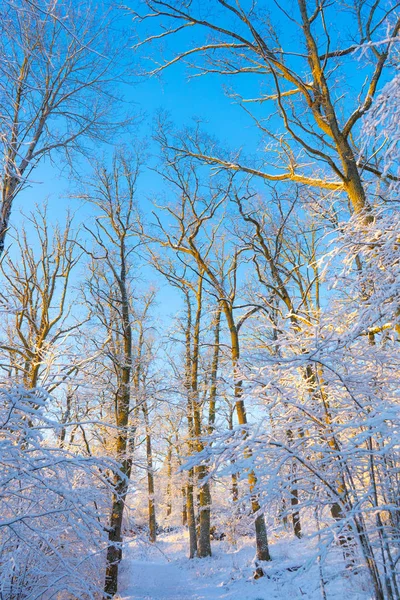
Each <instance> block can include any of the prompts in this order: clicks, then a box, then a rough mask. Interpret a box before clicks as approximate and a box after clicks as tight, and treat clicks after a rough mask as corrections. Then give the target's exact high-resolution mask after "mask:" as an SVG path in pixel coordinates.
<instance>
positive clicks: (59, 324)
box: [0, 206, 84, 391]
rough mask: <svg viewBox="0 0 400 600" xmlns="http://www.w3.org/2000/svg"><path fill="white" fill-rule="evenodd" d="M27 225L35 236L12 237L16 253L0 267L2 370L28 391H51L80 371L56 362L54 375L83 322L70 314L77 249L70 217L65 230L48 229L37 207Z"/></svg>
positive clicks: (22, 231)
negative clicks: (3, 308) (2, 323)
mask: <svg viewBox="0 0 400 600" xmlns="http://www.w3.org/2000/svg"><path fill="white" fill-rule="evenodd" d="M27 225H29V227H30V228H33V235H32V236H31V235H29V234H28V233H27V228H26V227H24V226H23V227H22V228H21V229H20V231H19V232H18V233H16V234H15V243H16V250H17V252H16V253H15V251H13V253H6V254H4V255H3V258H2V261H1V264H0V274H1V276H2V279H3V284H2V290H1V292H0V301H1V303H2V304H3V306H4V307H5V309H6V311H7V316H6V318H5V319H4V331H2V339H1V338H0V350H1V351H2V360H1V367H2V369H3V370H4V371H5V372H6V373H8V374H9V376H10V377H13V380H14V382H20V383H21V384H22V385H24V387H25V388H26V389H32V388H35V387H37V386H38V385H39V384H40V385H41V386H45V387H46V388H47V389H48V390H49V391H53V390H54V389H55V387H57V386H58V385H60V384H61V383H63V382H64V381H65V380H66V379H68V377H69V375H71V374H72V373H73V372H74V370H76V368H78V362H79V361H77V363H76V364H75V365H73V364H72V365H71V364H64V365H62V364H59V365H58V369H57V371H58V372H57V373H52V368H53V367H54V364H55V363H57V362H58V363H59V358H60V354H61V355H62V353H63V352H65V353H66V352H67V350H68V348H67V346H66V345H65V343H66V341H67V340H68V337H70V336H71V335H73V334H74V332H76V331H77V330H78V329H79V327H80V326H81V325H82V323H83V321H84V319H83V320H82V319H78V318H76V317H75V316H72V315H71V301H70V299H69V297H68V296H69V286H70V279H71V274H72V272H73V270H74V269H75V268H76V266H77V264H78V262H79V259H80V255H81V251H79V249H78V246H77V244H76V236H77V234H76V232H74V231H73V225H72V218H71V217H70V216H68V217H67V220H66V224H65V226H64V228H62V227H60V226H55V227H54V228H53V230H52V228H51V227H50V225H49V222H48V217H47V207H46V206H45V207H44V208H40V207H38V208H37V209H36V212H35V213H33V214H31V216H30V217H29V218H28V219H27ZM63 344H64V349H63V348H62V345H63ZM65 362H66V363H67V360H65Z"/></svg>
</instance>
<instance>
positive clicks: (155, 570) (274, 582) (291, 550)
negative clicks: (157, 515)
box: [116, 532, 373, 600]
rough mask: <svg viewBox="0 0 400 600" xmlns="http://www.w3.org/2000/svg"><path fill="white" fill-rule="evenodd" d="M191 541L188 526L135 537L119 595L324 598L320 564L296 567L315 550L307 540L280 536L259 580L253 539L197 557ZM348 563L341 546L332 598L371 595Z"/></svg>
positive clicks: (214, 599)
mask: <svg viewBox="0 0 400 600" xmlns="http://www.w3.org/2000/svg"><path fill="white" fill-rule="evenodd" d="M187 544H188V541H187V533H186V532H177V533H176V534H169V535H163V536H160V538H159V540H158V541H157V544H156V545H155V546H152V545H150V544H149V543H146V542H143V541H140V540H137V539H136V540H132V541H131V542H130V543H129V544H128V545H127V546H126V548H125V551H124V558H123V561H122V565H121V574H120V585H119V596H117V598H118V600H288V599H290V600H321V589H320V579H319V571H318V569H317V567H316V566H313V567H311V569H307V570H306V571H302V570H301V569H300V570H296V572H293V570H292V568H293V566H294V565H296V566H297V567H298V566H299V562H300V563H301V562H302V561H303V563H304V561H305V562H307V559H308V558H309V556H310V552H312V547H311V546H310V544H309V543H308V542H306V541H299V540H293V538H286V539H280V540H276V541H275V543H274V544H273V545H272V547H271V551H272V556H273V560H272V561H271V563H268V565H267V566H266V567H265V569H266V576H265V577H263V578H262V579H258V580H257V581H255V580H254V579H253V577H252V574H253V571H254V565H253V562H252V559H253V555H254V547H253V544H252V540H243V541H242V543H241V545H240V547H238V548H232V547H230V546H229V545H228V544H225V543H222V542H215V543H214V544H213V556H212V557H211V558H206V559H194V560H188V559H187V556H186V552H187ZM342 567H343V560H342V559H341V554H340V552H338V553H336V556H334V557H333V560H331V561H330V562H329V564H327V565H326V566H324V580H325V582H326V592H327V597H328V598H329V600H342V599H343V598H351V600H370V599H371V598H372V597H373V596H372V595H371V593H370V590H369V589H368V587H369V586H368V580H367V579H366V578H365V577H362V576H360V577H359V578H355V579H354V578H348V577H347V574H346V573H345V572H344V571H343V569H342ZM340 570H342V572H340ZM116 600H117V599H116Z"/></svg>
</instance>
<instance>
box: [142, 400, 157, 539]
mask: <svg viewBox="0 0 400 600" xmlns="http://www.w3.org/2000/svg"><path fill="white" fill-rule="evenodd" d="M142 410H143V415H144V422H145V428H146V462H147V493H148V519H149V540H150V542H152V543H154V542H155V541H156V540H157V520H156V508H155V502H154V471H153V450H152V445H151V431H150V423H149V411H148V408H147V402H146V401H144V400H143V404H142Z"/></svg>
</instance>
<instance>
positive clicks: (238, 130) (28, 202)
mask: <svg viewBox="0 0 400 600" xmlns="http://www.w3.org/2000/svg"><path fill="white" fill-rule="evenodd" d="M199 1H200V0H198V2H199ZM286 4H287V7H288V8H290V10H292V7H294V6H296V4H297V3H294V2H292V1H290V0H288V1H287V3H286ZM261 5H262V3H261ZM200 6H202V4H201V3H200ZM204 6H205V5H204ZM268 7H269V9H270V12H271V18H272V19H273V20H274V21H275V22H276V23H277V25H278V27H280V28H281V34H282V35H283V38H284V40H285V41H286V42H287V43H288V44H289V45H290V44H293V47H294V48H295V47H297V50H298V43H296V44H295V42H298V40H297V39H296V37H295V36H296V31H297V30H296V26H295V25H293V24H292V23H290V21H288V20H287V19H286V18H285V17H283V15H282V13H281V12H280V11H279V10H278V9H277V8H276V6H275V4H274V3H268ZM293 14H295V13H294V12H293ZM342 17H343V15H341V18H342ZM330 19H332V20H334V19H335V12H334V11H333V12H331V13H330ZM227 24H228V23H227ZM121 25H122V27H123V28H124V29H125V31H126V35H131V34H130V32H132V45H133V43H134V35H133V26H132V22H131V17H130V16H129V15H126V16H125V17H123V19H122V23H121ZM350 26H351V21H350V19H347V20H346V16H344V18H343V21H342V23H341V27H340V29H339V34H338V35H339V36H340V35H347V33H348V31H349V28H350ZM196 35H198V34H196V33H192V31H191V32H190V35H189V34H185V36H184V37H183V38H182V37H181V38H177V39H173V40H171V42H168V44H167V46H166V48H165V54H163V55H162V56H160V55H157V54H155V55H154V57H155V59H156V61H158V62H160V61H162V59H163V58H164V57H165V56H169V55H172V54H173V53H174V52H176V51H179V50H180V49H181V48H182V47H185V45H186V47H187V46H188V45H189V44H190V43H191V41H192V37H193V36H194V39H197V38H196ZM333 35H334V34H333ZM335 42H336V40H335V39H333V40H332V44H333V45H335ZM181 44H182V45H181ZM168 46H169V47H168ZM289 47H290V46H289ZM151 52H152V49H151V48H146V51H145V52H144V53H142V54H140V53H139V54H134V53H133V50H132V58H133V60H134V61H136V66H135V68H136V70H137V71H139V70H143V69H145V68H148V66H150V62H146V60H145V58H144V56H145V55H150V54H151ZM293 60H296V58H294V59H293ZM349 64H350V61H349ZM349 68H350V67H346V69H345V72H346V71H347V72H346V75H347V76H348V75H351V77H347V78H346V81H345V82H343V83H342V84H341V88H339V89H340V93H343V94H345V95H346V96H347V98H348V99H347V100H346V101H345V104H346V105H347V103H348V104H350V103H351V102H352V97H353V95H354V94H353V87H358V84H359V83H361V80H362V77H363V74H362V73H361V72H358V71H357V70H354V68H356V69H357V63H354V62H353V66H352V67H351V68H352V71H350V70H349ZM261 83H262V81H261ZM259 84H260V78H259V77H253V76H240V77H234V78H230V79H227V78H223V77H221V76H217V75H214V76H205V77H197V78H192V79H189V78H188V71H187V69H186V67H185V66H184V65H183V64H178V65H175V66H173V67H171V68H170V69H168V70H166V71H164V72H163V74H162V75H161V76H160V77H153V78H151V79H148V78H140V77H138V76H135V77H133V78H132V83H131V84H128V83H125V84H119V85H120V91H121V92H122V93H123V95H124V97H125V100H126V101H127V103H128V105H130V106H131V107H132V108H131V110H132V113H136V114H138V115H141V118H140V123H138V125H137V126H134V128H133V129H134V134H135V137H137V138H138V139H146V140H150V142H149V151H150V154H154V153H155V152H156V149H155V147H154V144H153V143H152V142H151V133H152V129H153V121H154V117H155V114H156V113H157V111H159V110H163V111H165V112H167V113H168V114H169V115H170V118H171V120H172V121H173V122H174V123H175V124H176V125H177V127H183V126H185V125H188V124H189V125H190V123H191V122H193V119H201V120H202V121H203V122H204V128H205V130H206V131H207V132H209V133H212V134H213V135H214V136H215V137H216V138H218V139H219V141H220V143H221V146H222V147H225V146H226V147H227V148H231V149H238V148H244V150H245V151H246V152H248V153H250V154H256V153H257V152H260V151H262V146H261V141H260V135H259V132H258V130H257V128H256V127H255V126H254V123H253V122H252V120H251V119H250V117H248V116H247V115H246V114H245V113H244V111H243V110H242V109H241V108H240V107H239V106H237V105H236V104H235V103H234V100H233V99H232V98H229V97H227V95H226V93H225V90H224V85H232V86H233V85H234V86H235V87H236V88H238V87H239V89H240V91H242V92H244V93H246V95H247V97H254V96H257V95H258V91H259ZM126 106H127V105H126ZM256 110H260V108H259V107H256ZM263 110H264V108H263ZM131 139H132V136H131V133H126V134H121V137H120V139H119V140H116V142H117V143H121V142H122V143H124V144H125V145H126V146H127V147H128V148H129V145H130V143H131ZM99 150H100V152H101V153H104V154H105V155H106V156H107V155H111V153H112V151H113V148H112V147H111V146H104V147H103V148H99ZM78 160H79V163H80V164H79V171H81V173H82V176H83V179H84V176H85V173H87V172H89V171H88V166H87V163H86V161H85V160H84V159H83V158H82V157H80V158H79V159H78ZM154 160H155V159H154V157H153V158H150V163H152V162H153V161H154ZM31 182H32V184H31V186H30V187H29V188H28V189H27V190H25V191H24V192H23V193H22V194H20V195H19V196H18V197H17V200H16V202H15V205H14V210H13V214H12V222H13V223H14V224H16V225H17V224H18V222H19V220H20V216H19V212H20V211H21V210H24V211H25V212H29V211H30V210H33V209H34V204H35V203H41V202H42V201H43V200H45V199H48V202H49V215H50V218H51V219H54V220H56V219H57V218H60V219H62V218H63V214H64V212H65V210H66V208H67V206H69V205H70V206H72V207H73V208H78V207H79V206H80V202H77V201H76V200H74V199H73V197H72V196H73V194H74V189H75V184H74V183H73V182H72V183H71V181H70V179H69V177H68V171H67V169H63V170H60V169H59V168H57V167H54V166H53V165H52V164H51V163H50V161H49V160H46V161H45V162H42V163H41V165H40V166H39V167H38V168H37V169H36V170H35V171H34V172H33V173H32V175H31ZM163 189H164V185H163V183H162V180H161V178H159V177H158V176H157V175H156V174H155V173H154V172H153V171H151V170H147V169H145V170H144V172H143V175H142V177H141V179H140V182H139V189H138V197H139V198H140V203H141V205H142V208H143V210H144V211H145V212H147V211H148V209H149V207H150V200H151V198H153V197H155V196H157V195H159V194H160V193H162V191H163ZM88 216H89V214H88V207H81V208H80V209H79V210H78V213H77V221H79V220H86V219H87V218H88ZM171 294H172V295H171ZM159 299H160V306H162V307H163V308H162V310H163V311H165V310H166V304H168V303H170V302H171V303H174V302H175V297H174V294H173V293H172V292H171V291H167V290H166V289H164V290H163V291H162V292H161V294H160V296H159Z"/></svg>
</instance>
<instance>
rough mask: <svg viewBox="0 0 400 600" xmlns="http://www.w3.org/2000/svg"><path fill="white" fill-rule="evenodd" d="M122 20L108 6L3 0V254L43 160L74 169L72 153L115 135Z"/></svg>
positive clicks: (0, 76)
mask: <svg viewBox="0 0 400 600" xmlns="http://www.w3.org/2000/svg"><path fill="white" fill-rule="evenodd" d="M115 19H116V16H115V14H114V13H113V11H112V10H110V9H109V8H107V4H104V5H103V4H102V3H100V4H97V3H91V2H90V3H87V2H85V3H83V2H72V1H69V0H37V1H35V0H7V1H6V2H3V3H2V7H1V12H0V55H1V59H0V82H1V84H0V90H1V91H0V123H1V135H0V144H1V155H2V163H1V169H0V188H1V204H0V255H1V253H2V252H3V250H4V243H5V236H6V232H7V229H8V226H9V220H10V213H11V209H12V205H13V202H14V200H15V198H16V196H17V194H18V193H19V192H20V191H21V189H23V187H24V186H25V185H26V184H27V182H28V180H29V176H30V173H31V172H32V170H33V169H34V168H35V167H36V166H37V164H38V163H39V162H40V161H41V160H42V159H44V158H45V157H50V158H52V157H53V156H54V153H55V152H58V153H61V155H63V156H64V159H66V160H67V161H69V163H70V165H71V166H74V161H73V154H72V153H73V152H74V151H79V152H85V151H86V150H87V149H88V146H86V147H85V142H88V143H91V142H93V141H97V142H98V141H104V140H107V139H110V138H111V136H112V135H113V134H115V131H116V127H117V126H118V124H117V122H116V121H115V119H114V116H113V114H112V108H113V105H114V104H115V102H114V101H115V100H116V99H117V97H116V95H115V89H116V86H115V82H116V81H117V80H118V78H119V76H120V74H121V73H122V71H123V67H122V63H123V61H121V45H120V42H119V40H117V37H116V35H115V33H113V32H114V30H115V26H116V23H115ZM117 61H118V62H117ZM117 65H118V68H117ZM112 84H113V85H112ZM120 120H121V119H120Z"/></svg>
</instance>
